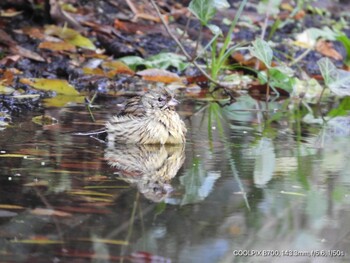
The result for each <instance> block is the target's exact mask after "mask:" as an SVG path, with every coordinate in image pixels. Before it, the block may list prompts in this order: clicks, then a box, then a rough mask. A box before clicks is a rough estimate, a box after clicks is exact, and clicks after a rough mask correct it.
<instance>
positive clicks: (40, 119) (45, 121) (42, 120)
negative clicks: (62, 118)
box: [32, 115, 58, 126]
mask: <svg viewBox="0 0 350 263" xmlns="http://www.w3.org/2000/svg"><path fill="white" fill-rule="evenodd" d="M32 122H34V123H35V124H38V125H40V126H44V125H52V124H57V123H58V120H57V119H55V118H53V117H51V116H48V115H40V116H35V117H33V118H32Z"/></svg>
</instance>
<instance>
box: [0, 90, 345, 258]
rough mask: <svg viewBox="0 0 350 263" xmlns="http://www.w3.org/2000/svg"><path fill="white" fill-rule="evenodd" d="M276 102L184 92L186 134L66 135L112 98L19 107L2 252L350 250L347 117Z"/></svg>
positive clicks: (9, 154) (8, 132) (4, 194)
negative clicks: (306, 119)
mask: <svg viewBox="0 0 350 263" xmlns="http://www.w3.org/2000/svg"><path fill="white" fill-rule="evenodd" d="M282 105H283V102H279V103H277V102H276V103H272V104H271V105H270V108H269V109H266V107H264V106H262V105H259V104H258V103H257V102H255V101H254V100H252V99H250V98H247V97H244V96H243V97H241V98H239V99H238V101H237V102H236V103H234V104H231V105H228V106H223V105H220V104H218V103H215V102H207V101H200V102H197V103H194V102H191V101H187V102H186V101H185V102H184V103H182V106H181V107H180V109H179V112H180V114H181V115H182V117H183V118H184V119H185V122H186V126H187V127H188V130H189V133H188V135H187V143H186V145H185V146H184V147H182V146H133V147H131V146H128V147H126V146H123V145H119V146H116V147H114V148H111V147H108V146H107V145H105V144H104V143H101V142H100V141H98V140H95V139H93V138H90V137H88V136H85V137H84V136H76V135H74V134H73V133H74V132H77V131H87V130H94V129H97V128H99V127H101V125H103V123H104V121H105V120H106V119H107V118H108V116H110V114H111V113H110V112H111V109H110V108H111V105H109V106H110V107H109V108H108V110H107V109H105V108H103V107H102V108H99V109H93V114H94V117H95V119H96V120H97V122H95V123H94V122H92V120H91V117H90V114H89V113H88V111H87V110H86V108H84V107H82V106H81V107H80V106H79V107H66V108H61V109H46V110H45V114H47V115H50V116H54V117H55V118H57V120H58V123H56V124H54V125H45V126H40V125H38V124H35V123H33V122H32V117H33V116H32V115H29V114H28V115H26V114H24V115H23V116H22V117H21V118H18V119H15V120H14V122H13V125H12V127H9V128H7V129H4V130H2V131H0V151H1V155H0V166H1V172H0V176H1V177H0V180H1V191H0V200H1V201H0V222H1V224H0V245H1V246H0V247H1V249H0V256H1V259H2V260H3V261H4V262H184V263H185V262H201V263H203V262H208V263H209V262H225V263H226V262H349V260H350V257H349V253H350V162H349V159H350V130H349V127H350V124H349V123H350V121H349V119H348V118H346V117H337V118H334V119H332V120H331V121H328V122H327V123H323V124H313V125H305V124H303V123H302V122H301V121H300V120H295V119H292V118H290V116H289V115H288V114H284V113H281V112H279V111H278V110H276V109H281V108H282ZM112 108H113V107H112ZM274 109H275V110H274ZM112 111H113V110H112ZM34 115H35V114H34ZM36 115H38V114H36ZM259 253H260V255H257V254H259ZM261 253H265V254H264V255H265V256H264V255H262V254H261ZM327 253H328V254H327ZM268 254H274V255H275V256H274V257H267V256H266V255H268ZM282 254H283V255H282ZM309 256H315V257H309ZM331 256H332V257H331ZM151 260H153V261H151Z"/></svg>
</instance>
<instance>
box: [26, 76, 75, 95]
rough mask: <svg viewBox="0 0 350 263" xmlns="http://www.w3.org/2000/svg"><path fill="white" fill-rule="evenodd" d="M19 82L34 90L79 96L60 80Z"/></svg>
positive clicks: (73, 89)
mask: <svg viewBox="0 0 350 263" xmlns="http://www.w3.org/2000/svg"><path fill="white" fill-rule="evenodd" d="M20 82H21V83H23V84H27V85H30V86H32V87H33V88H35V89H39V90H45V91H55V92H57V93H58V94H63V95H79V92H78V91H77V90H76V89H75V88H74V87H73V86H71V85H70V84H69V83H68V82H67V81H66V80H62V79H35V78H33V79H26V78H22V79H20Z"/></svg>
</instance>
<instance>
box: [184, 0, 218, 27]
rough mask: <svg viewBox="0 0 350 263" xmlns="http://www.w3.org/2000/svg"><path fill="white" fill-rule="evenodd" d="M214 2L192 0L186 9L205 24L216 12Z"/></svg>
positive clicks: (210, 0)
mask: <svg viewBox="0 0 350 263" xmlns="http://www.w3.org/2000/svg"><path fill="white" fill-rule="evenodd" d="M214 4H215V1H214V0H192V1H191V3H190V5H189V6H188V9H189V10H190V11H191V12H192V13H193V14H194V15H195V16H196V17H197V18H198V19H199V20H200V21H201V23H202V25H203V26H206V25H207V24H208V23H209V21H210V20H211V19H212V18H213V17H214V16H215V14H216V8H215V5H214Z"/></svg>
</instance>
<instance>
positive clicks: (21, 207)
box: [0, 204, 24, 209]
mask: <svg viewBox="0 0 350 263" xmlns="http://www.w3.org/2000/svg"><path fill="white" fill-rule="evenodd" d="M0 208H1V209H24V207H23V206H19V205H8V204H0Z"/></svg>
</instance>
